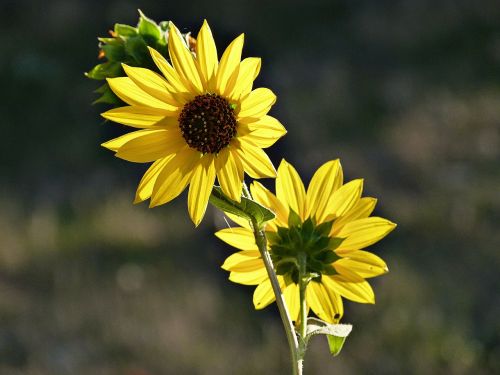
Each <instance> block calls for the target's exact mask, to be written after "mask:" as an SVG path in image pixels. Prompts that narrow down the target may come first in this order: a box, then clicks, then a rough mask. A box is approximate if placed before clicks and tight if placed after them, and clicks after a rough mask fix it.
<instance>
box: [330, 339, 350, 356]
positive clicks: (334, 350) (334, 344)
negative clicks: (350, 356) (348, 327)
mask: <svg viewBox="0 0 500 375" xmlns="http://www.w3.org/2000/svg"><path fill="white" fill-rule="evenodd" d="M326 338H327V340H328V347H329V348H330V353H331V354H332V355H333V356H334V357H336V356H338V355H339V354H340V351H341V350H342V347H343V346H344V343H345V340H346V338H347V337H338V336H331V335H327V336H326Z"/></svg>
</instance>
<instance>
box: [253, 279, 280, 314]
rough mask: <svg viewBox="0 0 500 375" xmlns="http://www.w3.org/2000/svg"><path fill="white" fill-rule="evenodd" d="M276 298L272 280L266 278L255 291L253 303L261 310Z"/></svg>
mask: <svg viewBox="0 0 500 375" xmlns="http://www.w3.org/2000/svg"><path fill="white" fill-rule="evenodd" d="M274 300H275V297H274V292H273V287H272V285H271V281H270V280H269V279H268V280H265V281H264V282H262V283H260V284H259V286H258V287H257V288H255V291H254V292H253V305H254V307H255V309H256V310H261V309H263V308H264V307H266V306H268V305H269V304H271V303H273V302H274Z"/></svg>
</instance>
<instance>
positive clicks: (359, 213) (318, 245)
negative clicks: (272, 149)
mask: <svg viewBox="0 0 500 375" xmlns="http://www.w3.org/2000/svg"><path fill="white" fill-rule="evenodd" d="M362 190H363V180H362V179H358V180H353V181H350V182H348V183H346V184H344V183H343V173H342V167H341V165H340V162H339V160H333V161H329V162H327V163H326V164H324V165H323V166H321V167H320V168H319V169H318V170H317V171H316V173H315V174H314V176H313V178H312V180H311V182H310V184H309V187H308V189H307V191H306V190H305V188H304V184H303V183H302V181H301V179H300V177H299V175H298V174H297V171H296V170H295V169H294V168H293V166H291V165H290V164H289V163H287V162H286V161H285V160H283V161H282V162H281V164H280V166H279V168H278V175H277V178H276V195H274V194H273V193H271V192H270V191H269V190H268V189H266V188H265V187H264V186H263V185H262V184H260V183H259V182H254V183H253V184H252V185H251V193H252V195H253V198H254V199H255V200H256V201H257V202H259V203H261V204H262V205H264V206H266V207H269V208H271V209H272V210H273V211H274V212H275V213H276V218H275V219H273V220H272V221H270V222H268V223H267V226H266V228H265V231H266V234H267V238H268V244H267V245H268V249H269V252H270V254H271V258H272V259H273V263H274V267H275V270H276V273H277V275H278V280H279V282H280V285H281V288H282V291H283V295H284V297H285V300H286V302H287V306H288V308H289V309H290V314H291V318H292V320H294V321H297V319H298V315H299V310H300V301H299V285H298V284H299V281H298V278H299V264H300V263H301V262H302V264H303V269H304V270H305V273H306V274H305V275H302V277H306V278H307V279H308V280H310V281H309V283H308V284H307V289H306V303H307V308H308V309H309V308H310V309H312V310H313V311H314V313H315V314H316V315H317V316H318V317H319V318H321V319H323V320H325V321H327V322H330V323H334V322H338V320H339V319H340V318H341V316H342V315H343V304H342V299H341V297H344V298H347V299H349V300H352V301H355V302H360V303H375V296H374V293H373V290H372V288H371V287H370V285H369V284H368V282H367V281H366V280H365V279H367V278H370V277H374V276H379V275H382V274H384V273H386V272H388V269H387V266H386V264H385V262H384V261H383V260H382V259H380V258H379V257H378V256H376V255H374V254H372V253H370V252H367V251H364V250H362V249H364V248H366V247H367V246H370V245H372V244H374V243H375V242H377V241H379V240H380V239H382V238H383V237H385V236H386V235H387V234H388V233H389V232H391V231H392V230H393V229H394V228H395V226H396V224H394V223H392V222H390V221H389V220H386V219H383V218H380V217H370V214H371V213H372V211H373V209H374V208H375V204H376V199H374V198H368V197H364V198H361V193H362ZM230 217H231V219H233V220H234V221H235V222H236V223H238V224H240V225H241V227H236V228H227V229H223V230H221V231H219V232H217V233H216V236H217V237H219V238H220V239H222V240H223V241H224V242H226V243H228V244H229V245H231V246H234V247H236V248H238V249H240V250H241V251H239V252H237V253H235V254H233V255H231V256H230V257H228V258H227V259H226V261H225V262H224V264H223V266H222V268H223V269H225V270H227V271H230V272H231V273H230V276H229V279H230V280H231V281H233V282H235V283H239V284H244V285H258V286H257V288H256V289H255V292H254V295H253V302H254V305H255V308H256V309H262V308H264V307H266V306H267V305H269V304H270V303H272V302H273V301H274V300H275V297H274V294H273V291H272V288H271V283H270V281H269V279H268V276H267V273H266V269H265V266H264V263H263V261H262V259H261V257H260V254H259V251H258V248H257V245H256V244H255V239H254V236H253V231H252V229H251V227H250V225H249V223H248V222H246V221H245V220H242V219H240V218H237V217H234V216H232V215H230Z"/></svg>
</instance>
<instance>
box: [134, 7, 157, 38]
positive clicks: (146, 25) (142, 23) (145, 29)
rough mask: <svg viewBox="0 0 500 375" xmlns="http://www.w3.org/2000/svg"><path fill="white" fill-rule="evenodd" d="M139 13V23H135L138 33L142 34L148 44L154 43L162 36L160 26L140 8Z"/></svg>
mask: <svg viewBox="0 0 500 375" xmlns="http://www.w3.org/2000/svg"><path fill="white" fill-rule="evenodd" d="M139 15H140V18H139V24H138V25H137V29H138V30H139V34H140V35H142V37H143V38H144V39H146V41H147V42H148V44H155V43H156V42H157V41H158V40H159V39H160V38H161V36H162V33H161V30H160V27H159V26H158V25H157V24H156V22H155V21H153V20H152V19H150V18H148V17H146V16H145V15H144V13H142V11H141V10H140V9H139Z"/></svg>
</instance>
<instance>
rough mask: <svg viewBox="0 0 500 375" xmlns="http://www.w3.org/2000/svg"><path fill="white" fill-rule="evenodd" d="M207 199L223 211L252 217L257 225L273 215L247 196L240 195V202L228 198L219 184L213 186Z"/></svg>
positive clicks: (243, 216)
mask: <svg viewBox="0 0 500 375" xmlns="http://www.w3.org/2000/svg"><path fill="white" fill-rule="evenodd" d="M209 201H210V203H212V204H213V205H214V206H215V207H217V208H219V209H220V210H222V211H224V212H228V213H230V214H234V215H236V216H239V217H242V218H245V219H248V220H252V219H254V220H255V221H256V222H257V224H258V225H259V226H262V224H264V223H265V222H266V221H269V220H272V219H274V217H275V215H274V213H273V212H272V211H270V210H269V209H268V208H266V207H264V206H262V205H260V204H259V203H257V202H255V201H253V200H250V199H248V198H245V197H242V198H241V202H240V203H238V202H235V201H233V200H231V199H229V198H228V197H227V196H226V195H225V194H224V193H223V192H222V189H221V188H220V187H219V186H214V188H213V190H212V194H211V195H210V200H209Z"/></svg>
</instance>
